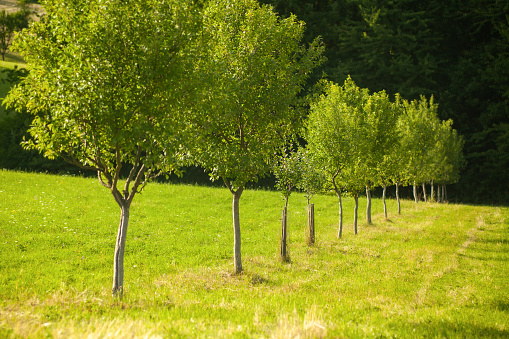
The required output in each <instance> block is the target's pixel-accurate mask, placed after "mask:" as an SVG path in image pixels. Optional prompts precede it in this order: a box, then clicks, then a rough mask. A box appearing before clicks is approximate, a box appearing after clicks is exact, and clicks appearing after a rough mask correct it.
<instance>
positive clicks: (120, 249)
mask: <svg viewBox="0 0 509 339" xmlns="http://www.w3.org/2000/svg"><path fill="white" fill-rule="evenodd" d="M129 208H130V206H129V205H128V204H125V205H124V206H122V207H121V213H120V225H119V227H118V232H117V241H116V243H115V253H114V258H113V287H112V289H111V291H112V294H113V295H120V296H122V295H123V293H124V252H125V242H126V235H127V225H128V224H129Z"/></svg>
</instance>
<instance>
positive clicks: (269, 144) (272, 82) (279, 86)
mask: <svg viewBox="0 0 509 339" xmlns="http://www.w3.org/2000/svg"><path fill="white" fill-rule="evenodd" d="M203 24H204V27H203V47H202V53H203V58H202V61H201V63H197V65H196V71H197V73H199V74H201V78H202V84H203V86H202V92H201V97H200V99H199V101H198V103H197V105H196V106H195V107H194V110H193V113H192V117H191V119H190V125H191V126H192V128H193V129H194V130H195V136H194V140H195V142H196V144H195V147H194V150H193V152H192V153H193V154H194V159H195V161H196V162H197V164H199V165H201V166H203V167H204V168H206V169H207V170H209V171H210V174H211V176H212V178H214V179H219V178H222V180H223V181H224V183H225V185H226V187H228V189H229V190H230V192H231V193H232V195H233V203H232V212H233V230H234V251H233V252H234V270H235V272H236V273H240V272H241V271H242V261H241V260H242V259H241V239H240V217H239V200H240V197H241V195H242V192H243V191H244V188H245V185H246V183H248V182H250V181H256V180H257V179H258V178H260V177H261V176H264V175H265V174H266V173H268V172H269V171H270V170H271V168H272V161H273V159H272V158H273V156H274V154H275V153H276V152H277V151H278V150H280V149H281V147H282V146H283V145H284V144H285V143H287V142H288V140H290V139H291V138H292V135H294V134H295V132H296V131H297V128H298V126H299V123H300V121H301V119H302V114H303V112H302V110H300V109H299V107H298V95H299V93H300V92H301V90H302V87H303V86H304V84H305V81H306V79H307V78H308V76H309V73H310V71H311V70H312V69H313V68H314V67H315V66H316V65H318V64H319V63H320V62H321V57H320V56H321V53H322V50H323V48H322V47H321V46H320V43H319V41H318V40H316V41H314V42H313V43H312V44H311V45H310V46H309V48H306V47H304V46H302V45H301V39H302V35H303V32H304V23H302V22H299V21H297V20H296V18H295V17H293V16H292V17H290V18H287V19H281V18H279V17H278V16H277V15H276V14H275V13H274V12H273V11H272V8H271V7H269V6H260V5H259V4H258V3H257V2H256V1H254V0H236V1H227V0H215V1H210V2H209V3H208V5H207V7H206V8H205V12H204V21H203Z"/></svg>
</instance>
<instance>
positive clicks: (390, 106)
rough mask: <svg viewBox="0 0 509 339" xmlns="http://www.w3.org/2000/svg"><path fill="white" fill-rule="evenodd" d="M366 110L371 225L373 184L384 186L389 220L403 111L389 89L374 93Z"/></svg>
mask: <svg viewBox="0 0 509 339" xmlns="http://www.w3.org/2000/svg"><path fill="white" fill-rule="evenodd" d="M364 111H365V114H366V119H367V128H368V131H366V135H369V139H368V140H367V143H368V150H367V151H366V158H367V159H366V166H365V167H366V168H365V172H366V173H365V176H366V178H367V180H366V196H367V197H368V202H367V213H366V218H367V222H368V224H369V223H371V199H370V198H371V194H370V189H371V188H372V187H377V186H382V187H383V195H382V197H383V199H382V200H383V206H384V214H385V218H386V219H387V205H386V201H385V197H386V191H387V183H388V182H389V180H390V178H391V177H393V176H394V175H395V173H396V168H395V157H396V155H395V154H394V153H395V148H396V145H397V142H398V135H397V133H396V127H397V119H398V114H399V111H398V109H397V106H396V104H395V103H392V102H391V101H390V99H389V96H388V95H387V94H386V93H385V91H380V92H375V93H373V94H371V95H370V97H369V99H368V101H367V103H366V105H365V107H364Z"/></svg>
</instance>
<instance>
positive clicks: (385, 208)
mask: <svg viewBox="0 0 509 339" xmlns="http://www.w3.org/2000/svg"><path fill="white" fill-rule="evenodd" d="M383 188H384V190H383V193H382V200H383V203H384V214H385V220H387V203H386V202H385V195H386V193H387V185H386V184H385V182H384V183H383Z"/></svg>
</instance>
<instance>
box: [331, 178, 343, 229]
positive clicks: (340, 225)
mask: <svg viewBox="0 0 509 339" xmlns="http://www.w3.org/2000/svg"><path fill="white" fill-rule="evenodd" d="M332 184H333V185H334V191H336V195H337V196H338V199H339V229H338V239H341V236H342V235H343V203H342V202H341V191H340V190H339V189H338V187H337V186H336V181H335V180H334V178H333V180H332Z"/></svg>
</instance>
